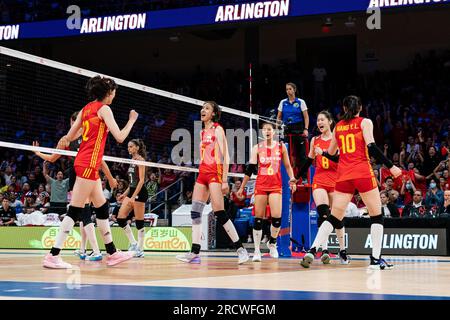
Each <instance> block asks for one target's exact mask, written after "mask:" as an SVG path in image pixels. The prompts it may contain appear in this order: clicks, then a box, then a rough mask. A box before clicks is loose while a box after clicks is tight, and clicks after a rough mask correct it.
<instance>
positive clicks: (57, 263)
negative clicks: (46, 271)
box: [42, 253, 72, 269]
mask: <svg viewBox="0 0 450 320" xmlns="http://www.w3.org/2000/svg"><path fill="white" fill-rule="evenodd" d="M42 264H43V266H44V267H46V268H50V269H72V265H71V264H70V263H67V262H64V261H63V260H62V259H61V257H60V256H59V255H58V256H52V254H51V253H47V254H46V255H45V257H44V261H43V262H42Z"/></svg>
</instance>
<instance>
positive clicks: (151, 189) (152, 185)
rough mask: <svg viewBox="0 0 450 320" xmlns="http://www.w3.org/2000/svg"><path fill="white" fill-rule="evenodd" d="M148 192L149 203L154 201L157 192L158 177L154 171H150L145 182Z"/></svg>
mask: <svg viewBox="0 0 450 320" xmlns="http://www.w3.org/2000/svg"><path fill="white" fill-rule="evenodd" d="M145 188H147V193H148V201H149V202H150V203H152V202H155V201H156V194H157V193H158V178H157V177H156V174H155V173H154V172H151V173H150V176H149V178H148V181H147V183H146V184H145Z"/></svg>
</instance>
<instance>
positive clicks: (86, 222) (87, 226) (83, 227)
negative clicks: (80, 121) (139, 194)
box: [33, 111, 117, 261]
mask: <svg viewBox="0 0 450 320" xmlns="http://www.w3.org/2000/svg"><path fill="white" fill-rule="evenodd" d="M78 113H79V112H78V111H77V112H74V113H73V114H72V116H71V117H70V126H71V127H72V126H73V124H74V122H75V120H76V119H77V116H78ZM82 132H83V130H82V129H80V130H79V131H78V133H77V138H76V139H75V140H74V141H72V142H71V143H70V145H69V147H68V148H66V149H67V150H70V151H76V152H78V150H79V148H80V144H81V134H82ZM78 137H79V138H78ZM33 146H36V147H38V146H39V143H38V142H37V141H34V142H33ZM35 154H36V155H37V156H38V157H40V158H42V159H43V160H45V161H48V162H55V161H56V160H58V159H59V158H61V155H60V154H52V155H49V154H44V153H42V152H39V151H35ZM102 171H103V173H104V174H105V175H106V177H107V179H108V182H109V185H110V186H111V188H115V187H117V180H116V179H114V177H113V176H112V175H111V171H110V170H109V167H108V165H107V164H106V162H105V161H103V160H102ZM67 175H68V177H69V190H68V191H69V192H71V191H72V189H73V186H74V184H75V178H76V174H75V170H74V168H73V160H72V157H70V158H69V167H68V170H67ZM91 216H92V212H91V202H90V201H89V199H88V200H87V201H86V204H85V206H84V210H83V213H82V216H81V221H80V232H81V246H80V249H79V250H76V251H75V254H76V255H77V256H79V257H80V259H81V260H89V261H100V260H102V254H101V252H100V249H99V247H98V242H97V237H96V236H95V226H94V223H93V222H92V219H91ZM87 240H88V241H89V243H90V244H91V247H92V253H91V254H90V255H87V254H86V242H87Z"/></svg>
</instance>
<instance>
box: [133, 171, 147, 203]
mask: <svg viewBox="0 0 450 320" xmlns="http://www.w3.org/2000/svg"><path fill="white" fill-rule="evenodd" d="M144 176H145V173H144ZM128 181H129V182H130V193H129V194H128V196H129V197H130V198H131V197H132V196H133V194H134V192H135V191H136V187H137V185H138V183H139V166H137V165H135V164H130V167H129V168H128ZM134 200H135V201H137V202H144V203H145V202H147V200H148V191H147V188H145V187H144V186H142V188H141V190H140V191H139V193H138V195H137V196H136V198H135V199H134Z"/></svg>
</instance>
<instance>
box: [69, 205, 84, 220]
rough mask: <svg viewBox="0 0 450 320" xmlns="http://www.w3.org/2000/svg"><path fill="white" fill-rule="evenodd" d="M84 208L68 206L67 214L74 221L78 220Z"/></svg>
mask: <svg viewBox="0 0 450 320" xmlns="http://www.w3.org/2000/svg"><path fill="white" fill-rule="evenodd" d="M83 210H84V208H79V207H74V206H69V210H68V211H67V216H68V217H70V218H71V219H72V220H73V221H74V222H77V221H80V219H81V217H82V215H83Z"/></svg>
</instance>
